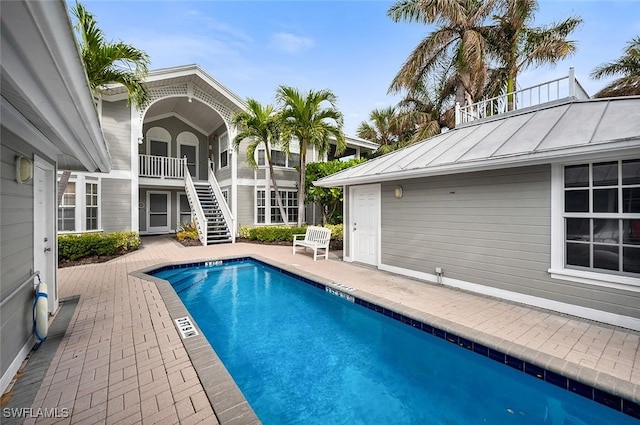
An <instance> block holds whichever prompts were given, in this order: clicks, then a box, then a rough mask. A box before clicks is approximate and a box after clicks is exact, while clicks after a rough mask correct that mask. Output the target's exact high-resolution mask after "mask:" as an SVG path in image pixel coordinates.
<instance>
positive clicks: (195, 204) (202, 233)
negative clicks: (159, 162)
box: [183, 160, 208, 246]
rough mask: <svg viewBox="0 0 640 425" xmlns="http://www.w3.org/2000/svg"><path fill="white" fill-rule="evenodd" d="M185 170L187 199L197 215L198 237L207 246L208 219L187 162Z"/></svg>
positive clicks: (184, 166) (185, 162)
mask: <svg viewBox="0 0 640 425" xmlns="http://www.w3.org/2000/svg"><path fill="white" fill-rule="evenodd" d="M183 170H184V173H183V174H184V188H185V192H186V193H187V199H188V200H189V205H190V206H191V211H193V212H194V213H195V216H196V228H197V229H198V237H199V238H200V243H201V244H202V245H203V246H206V245H207V227H208V226H207V218H206V217H205V216H204V211H203V210H202V205H200V201H199V200H198V194H197V192H196V188H195V186H194V185H193V179H192V178H191V173H189V168H188V166H187V161H186V160H185V161H184V164H183Z"/></svg>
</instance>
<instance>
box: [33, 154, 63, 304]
mask: <svg viewBox="0 0 640 425" xmlns="http://www.w3.org/2000/svg"><path fill="white" fill-rule="evenodd" d="M54 175H55V174H54V168H53V166H52V165H51V164H49V163H47V162H45V161H42V160H40V159H39V158H37V157H36V159H35V161H34V167H33V267H34V271H39V272H40V279H41V280H42V282H44V283H46V284H47V289H48V300H49V313H53V312H55V311H56V310H57V309H58V286H57V282H56V264H55V259H56V255H55V253H56V249H57V246H56V233H55V218H54V217H55V204H54V194H55V180H54Z"/></svg>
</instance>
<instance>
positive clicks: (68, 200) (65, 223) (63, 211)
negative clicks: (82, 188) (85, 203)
mask: <svg viewBox="0 0 640 425" xmlns="http://www.w3.org/2000/svg"><path fill="white" fill-rule="evenodd" d="M75 230H76V184H75V183H74V182H69V183H67V186H66V187H65V188H64V194H63V195H62V202H60V205H59V206H58V231H60V232H74V231H75Z"/></svg>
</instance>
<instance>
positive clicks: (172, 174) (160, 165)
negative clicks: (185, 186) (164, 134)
mask: <svg viewBox="0 0 640 425" xmlns="http://www.w3.org/2000/svg"><path fill="white" fill-rule="evenodd" d="M138 158H139V168H138V170H139V171H138V172H139V175H140V177H152V178H159V179H183V178H184V176H185V168H184V165H185V164H186V161H187V160H186V158H170V157H166V156H156V155H143V154H140V155H138Z"/></svg>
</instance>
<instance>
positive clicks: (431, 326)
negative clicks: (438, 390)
mask: <svg viewBox="0 0 640 425" xmlns="http://www.w3.org/2000/svg"><path fill="white" fill-rule="evenodd" d="M242 260H256V261H258V262H261V263H264V264H266V265H267V266H270V267H273V268H276V269H278V270H279V271H281V272H283V273H285V274H288V275H291V276H294V277H297V278H300V279H301V280H302V281H303V282H305V283H307V284H311V285H313V286H316V287H318V288H319V289H323V290H326V291H327V292H331V293H333V294H334V295H337V296H340V297H342V298H347V299H348V301H351V302H354V303H355V304H359V305H361V306H363V307H365V308H368V309H370V310H372V311H376V312H378V313H380V314H383V315H385V316H388V317H390V318H392V319H395V320H398V321H400V322H402V323H404V324H406V325H408V326H412V327H416V328H418V327H419V329H420V330H422V331H424V332H426V333H429V334H431V335H434V336H436V337H439V338H441V339H445V340H447V341H449V342H451V343H454V344H456V345H459V346H460V347H462V348H466V349H468V350H471V351H473V352H475V353H477V354H480V355H484V356H485V357H487V358H490V359H492V360H494V361H498V362H500V363H503V364H505V365H507V366H510V367H512V368H514V369H517V370H520V371H522V372H524V373H527V374H529V375H531V376H534V377H536V378H538V379H541V380H543V381H546V382H548V383H550V384H553V385H555V386H558V387H560V388H563V389H565V390H568V391H570V392H573V393H576V394H578V395H580V396H583V397H586V398H589V399H591V400H593V401H595V402H597V403H599V404H602V405H605V406H607V407H609V408H612V409H614V410H617V411H619V412H621V413H623V414H626V415H629V416H631V417H635V418H639V419H640V404H639V403H640V385H636V384H633V383H631V382H628V381H624V380H622V379H619V378H616V377H613V376H611V375H609V374H606V373H603V372H597V371H595V370H593V369H590V368H587V367H584V366H580V365H578V364H575V363H571V362H568V361H566V360H563V359H560V358H557V357H554V356H551V355H549V354H546V353H542V352H539V351H536V350H535V349H532V348H528V347H525V346H522V345H520V344H517V343H514V342H511V341H508V340H505V339H502V338H499V337H496V336H493V335H490V334H487V333H484V332H482V331H477V330H474V329H472V328H469V327H467V326H464V325H460V324H458V323H454V322H451V321H449V320H447V319H443V318H440V317H437V316H434V315H431V314H429V313H426V312H423V311H419V310H417V309H414V308H412V307H408V306H406V305H403V304H400V303H397V302H395V301H391V300H389V299H386V298H383V297H380V296H377V295H374V294H371V293H368V292H366V291H363V290H361V289H356V288H350V287H349V286H347V285H344V284H342V283H339V282H335V281H333V280H331V279H326V278H323V277H321V276H318V275H315V274H313V273H310V272H307V271H305V270H303V269H299V268H295V269H294V270H292V267H290V266H287V265H284V264H282V263H279V262H277V261H274V260H271V259H267V258H264V257H262V256H259V255H256V254H249V255H241V256H237V255H234V256H219V257H215V258H206V259H202V260H189V261H182V262H171V263H163V264H157V265H155V266H153V267H149V268H146V269H142V270H138V271H136V272H133V273H131V274H132V275H135V276H136V277H139V278H141V279H145V280H149V281H153V282H155V283H156V285H158V289H159V291H160V295H161V296H162V298H163V300H165V303H166V304H167V309H168V310H169V314H170V316H171V318H172V319H173V320H175V319H177V318H180V317H185V316H189V317H191V315H190V314H189V313H188V311H187V309H186V307H185V306H184V304H182V301H181V300H180V298H179V297H178V295H177V294H176V292H175V291H174V289H173V287H172V286H171V284H170V283H169V282H168V281H166V280H164V279H159V278H155V277H153V276H151V275H149V274H147V273H148V272H151V271H155V270H159V269H162V268H165V267H173V266H177V267H176V268H181V267H189V266H195V265H206V264H208V263H212V264H217V263H218V262H234V261H242ZM318 284H319V285H320V286H318ZM327 288H331V291H330V290H328V289H327ZM165 295H166V297H167V298H165ZM350 297H351V298H352V299H349V298H350ZM167 301H168V302H167ZM191 320H192V323H194V324H195V325H196V327H197V323H196V322H195V320H194V319H193V318H192V317H191ZM198 330H199V328H198ZM182 341H183V343H184V345H185V349H186V351H187V353H188V354H189V357H190V358H192V362H193V365H194V368H195V370H196V372H197V374H198V376H199V378H200V380H201V382H202V384H203V387H204V389H205V392H206V394H207V396H208V397H209V400H210V402H211V404H212V407H213V410H214V412H215V413H216V416H218V419H219V421H220V423H221V424H223V423H224V424H226V423H248V424H253V423H260V420H259V419H258V417H257V415H255V412H254V411H253V409H252V408H251V406H250V405H249V403H248V402H247V400H246V398H245V397H244V395H243V394H242V392H241V391H240V389H239V388H238V387H237V384H236V383H235V381H234V380H233V378H232V377H231V375H230V374H229V372H228V371H227V370H226V367H225V366H224V365H223V364H222V362H221V361H220V359H219V358H218V356H217V354H216V353H215V351H214V350H213V348H212V347H211V345H210V344H209V342H208V341H207V340H206V338H204V336H203V335H202V332H201V331H200V333H199V335H198V336H195V337H191V338H184V339H182ZM207 348H208V350H207ZM194 359H195V360H194ZM209 369H210V370H209ZM211 373H214V374H213V375H210V374H211ZM227 379H228V380H229V381H230V382H227ZM616 404H618V405H617V406H616ZM218 408H220V409H222V410H220V414H219V411H218ZM236 413H237V414H236ZM241 418H242V419H246V420H248V422H237V421H236V420H235V419H241ZM254 418H255V419H254ZM229 420H233V422H231V421H229ZM228 421H229V422H228ZM256 421H257V422H256Z"/></svg>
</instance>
